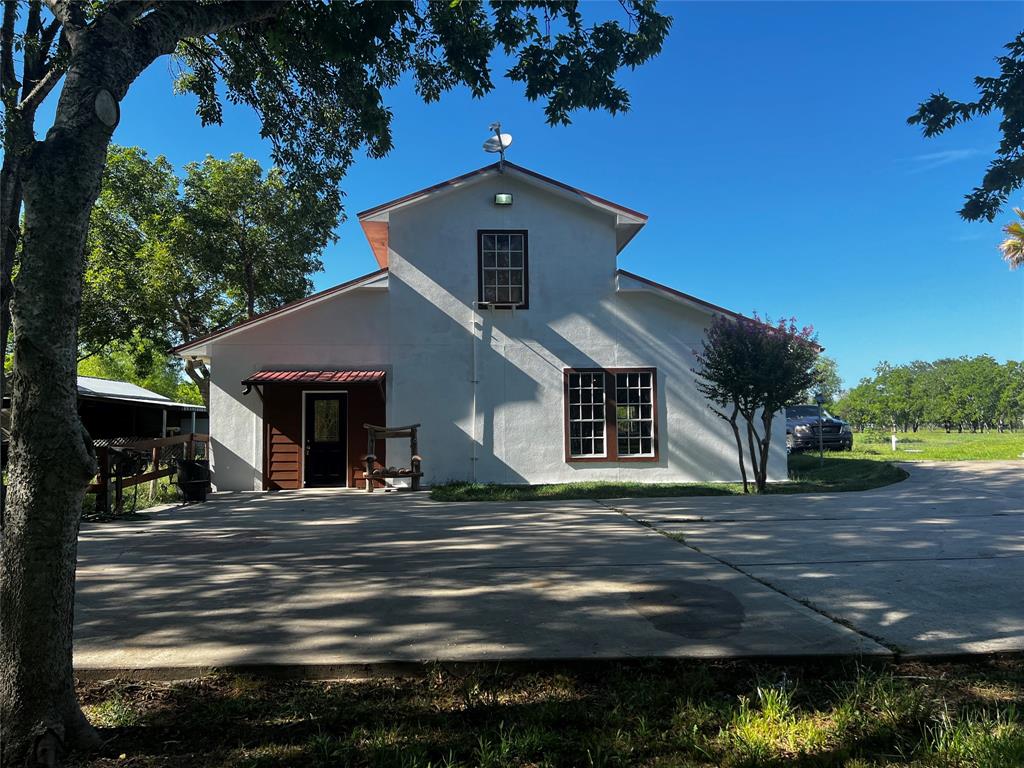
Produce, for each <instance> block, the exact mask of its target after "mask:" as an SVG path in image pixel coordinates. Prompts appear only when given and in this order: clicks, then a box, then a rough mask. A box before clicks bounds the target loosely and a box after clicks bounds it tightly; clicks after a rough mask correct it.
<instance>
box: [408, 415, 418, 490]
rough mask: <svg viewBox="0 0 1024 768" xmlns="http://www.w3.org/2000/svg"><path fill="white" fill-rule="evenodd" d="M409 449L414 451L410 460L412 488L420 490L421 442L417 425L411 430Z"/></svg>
mask: <svg viewBox="0 0 1024 768" xmlns="http://www.w3.org/2000/svg"><path fill="white" fill-rule="evenodd" d="M409 450H410V451H411V452H412V459H411V460H410V462H409V468H410V469H411V470H412V489H413V490H414V491H418V490H419V489H420V474H419V473H420V462H419V455H420V444H419V441H418V440H417V439H416V427H413V428H412V429H411V430H409Z"/></svg>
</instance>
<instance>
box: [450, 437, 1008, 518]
mask: <svg viewBox="0 0 1024 768" xmlns="http://www.w3.org/2000/svg"><path fill="white" fill-rule="evenodd" d="M898 437H899V442H898V443H897V448H898V450H897V451H896V452H895V453H893V450H892V445H891V443H890V442H889V437H888V435H887V434H884V433H857V434H855V435H854V449H853V450H852V451H835V452H826V453H825V465H824V467H820V466H819V461H818V454H817V453H813V452H807V453H798V454H793V455H792V456H790V457H789V478H790V479H789V482H785V483H772V484H770V486H769V488H768V493H823V492H835V491H866V490H870V489H872V488H880V487H882V486H885V485H889V484H891V483H895V482H899V481H900V480H902V479H904V478H905V477H906V476H907V474H906V472H904V471H903V470H901V469H899V468H898V467H894V466H892V464H891V463H890V462H894V461H924V460H939V461H963V460H973V459H1019V458H1021V454H1024V432H1015V433H1010V432H1004V433H1001V434H1000V433H998V432H985V433H977V434H973V433H969V432H964V433H956V432H953V433H950V434H947V433H946V432H942V431H924V430H922V431H919V432H908V433H907V434H906V435H904V434H903V433H900V434H899V435H898ZM740 493H743V486H741V485H740V484H739V483H629V482H621V483H603V482H589V483H552V484H547V485H489V484H483V483H448V484H445V485H436V486H434V487H433V488H432V489H431V491H430V497H431V498H432V499H435V500H436V501H538V500H549V501H556V500H569V499H612V498H623V497H636V498H642V497H663V496H732V495H735V494H740Z"/></svg>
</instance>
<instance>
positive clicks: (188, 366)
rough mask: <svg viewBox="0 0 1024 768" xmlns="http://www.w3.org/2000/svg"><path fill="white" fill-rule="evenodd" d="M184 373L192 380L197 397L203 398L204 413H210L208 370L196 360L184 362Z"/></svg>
mask: <svg viewBox="0 0 1024 768" xmlns="http://www.w3.org/2000/svg"><path fill="white" fill-rule="evenodd" d="M185 373H186V374H188V377H189V378H190V379H192V383H194V384H195V385H196V387H198V388H199V395H200V396H201V397H202V398H203V405H205V406H206V412H207V413H209V412H210V370H209V369H208V368H207V367H206V366H205V365H204V364H203V363H202V362H200V361H198V360H186V361H185Z"/></svg>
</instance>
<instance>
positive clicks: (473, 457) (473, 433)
mask: <svg viewBox="0 0 1024 768" xmlns="http://www.w3.org/2000/svg"><path fill="white" fill-rule="evenodd" d="M477 328H480V330H481V332H482V331H483V321H482V320H481V319H480V315H479V313H478V312H477V302H475V301H474V302H473V315H472V320H471V328H470V332H471V335H472V341H471V343H472V345H473V378H472V379H470V382H471V383H472V385H473V397H472V401H473V404H472V412H471V418H472V419H473V425H472V427H471V428H470V438H471V440H472V441H473V449H472V453H471V454H470V458H469V466H470V471H469V474H470V480H471V481H472V482H474V483H475V482H476V464H477V459H478V457H477V443H478V442H479V436H478V434H477V426H476V420H477V410H476V391H477V387H478V386H479V384H480V372H479V369H478V366H477V351H476V344H477V340H476V333H477Z"/></svg>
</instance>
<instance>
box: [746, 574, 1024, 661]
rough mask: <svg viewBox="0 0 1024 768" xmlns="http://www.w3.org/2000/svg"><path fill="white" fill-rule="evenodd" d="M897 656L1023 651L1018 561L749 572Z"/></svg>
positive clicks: (1023, 607) (1023, 606)
mask: <svg viewBox="0 0 1024 768" xmlns="http://www.w3.org/2000/svg"><path fill="white" fill-rule="evenodd" d="M744 570H745V571H746V572H748V573H750V574H752V575H754V576H756V577H758V578H760V579H764V580H765V581H767V582H768V583H770V584H775V585H778V586H780V587H782V588H784V589H785V590H786V591H787V592H788V594H790V595H792V596H793V597H795V598H798V599H801V600H807V601H810V603H811V604H812V605H814V606H816V607H818V608H822V609H824V610H826V611H828V612H829V613H830V614H832V615H838V616H841V617H842V618H843V620H844V621H848V622H850V623H851V624H852V625H853V626H855V627H857V628H858V629H860V630H861V631H864V632H869V633H871V634H872V635H873V636H875V637H880V638H883V639H884V640H885V642H886V643H888V644H891V645H893V646H895V647H896V648H898V649H899V650H900V651H901V652H902V653H903V654H904V655H906V656H908V657H912V656H945V655H956V654H962V653H996V652H1004V651H1021V650H1024V601H1022V600H1021V597H1020V592H1019V591H1018V590H1019V587H1018V585H1019V584H1021V582H1022V580H1024V559H1022V558H996V559H991V560H985V559H972V560H917V561H913V562H874V563H872V562H867V563H821V564H817V565H789V566H756V565H755V566H751V567H750V568H745V569H744Z"/></svg>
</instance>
